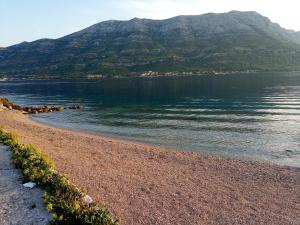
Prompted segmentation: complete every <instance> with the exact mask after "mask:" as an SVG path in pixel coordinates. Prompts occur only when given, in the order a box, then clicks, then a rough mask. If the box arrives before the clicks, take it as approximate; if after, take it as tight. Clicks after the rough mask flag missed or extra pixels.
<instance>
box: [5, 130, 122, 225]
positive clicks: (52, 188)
mask: <svg viewBox="0 0 300 225" xmlns="http://www.w3.org/2000/svg"><path fill="white" fill-rule="evenodd" d="M0 143H3V144H5V145H8V146H9V147H10V148H11V150H12V158H13V160H14V162H15V165H16V166H17V167H18V168H20V169H22V173H23V176H24V179H26V180H30V181H32V182H35V183H37V184H38V185H39V186H40V187H42V188H44V189H45V194H44V200H45V203H46V205H47V209H48V210H49V212H52V213H53V214H52V218H53V221H51V224H66V225H69V224H70V225H71V224H78V225H88V224H93V225H118V224H119V223H118V221H117V220H114V219H113V218H112V215H111V214H110V212H109V211H108V210H107V209H106V208H105V207H104V206H103V205H101V204H99V203H90V204H87V203H85V202H84V201H83V197H84V196H85V195H86V193H84V192H83V191H81V190H79V189H78V188H77V187H76V186H75V185H73V184H71V183H70V182H69V180H68V178H67V177H66V176H64V175H61V174H60V173H59V172H57V171H56V170H55V165H54V162H53V161H51V160H50V159H49V158H48V156H47V155H46V154H45V153H43V152H42V151H41V150H39V149H37V148H35V147H33V146H32V145H23V144H19V143H18V139H17V135H16V134H13V133H9V132H6V131H5V130H4V129H3V128H0Z"/></svg>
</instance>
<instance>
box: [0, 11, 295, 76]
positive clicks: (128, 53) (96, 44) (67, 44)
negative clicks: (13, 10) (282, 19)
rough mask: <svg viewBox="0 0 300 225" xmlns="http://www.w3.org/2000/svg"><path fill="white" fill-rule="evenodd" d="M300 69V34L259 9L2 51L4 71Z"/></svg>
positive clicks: (108, 29)
mask: <svg viewBox="0 0 300 225" xmlns="http://www.w3.org/2000/svg"><path fill="white" fill-rule="evenodd" d="M149 70H152V71H156V72H159V73H166V72H175V71H177V72H183V71H186V72H193V71H194V72H197V71H198V72H199V71H212V70H216V71H233V70H234V71H237V70H238V71H242V70H300V32H294V31H291V30H286V29H284V28H282V27H280V26H279V25H278V24H275V23H272V22H271V21H270V20H269V19H268V18H266V17H264V16H262V15H260V14H258V13H256V12H239V11H232V12H229V13H221V14H214V13H209V14H204V15H199V16H177V17H174V18H170V19H166V20H150V19H138V18H134V19H132V20H129V21H116V20H110V21H105V22H101V23H98V24H95V25H93V26H91V27H88V28H86V29H84V30H81V31H79V32H76V33H73V34H71V35H68V36H65V37H62V38H59V39H41V40H37V41H34V42H30V43H28V42H23V43H21V44H18V45H14V46H11V47H7V48H2V49H0V74H2V75H3V74H4V75H10V76H25V77H26V76H29V75H38V76H63V77H82V76H86V75H87V74H104V75H108V76H116V75H137V74H141V73H143V72H145V71H149Z"/></svg>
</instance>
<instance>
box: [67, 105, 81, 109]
mask: <svg viewBox="0 0 300 225" xmlns="http://www.w3.org/2000/svg"><path fill="white" fill-rule="evenodd" d="M69 109H82V106H80V105H72V106H69Z"/></svg>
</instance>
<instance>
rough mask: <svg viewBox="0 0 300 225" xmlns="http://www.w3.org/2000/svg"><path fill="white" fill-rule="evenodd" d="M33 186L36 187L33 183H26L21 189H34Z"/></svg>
mask: <svg viewBox="0 0 300 225" xmlns="http://www.w3.org/2000/svg"><path fill="white" fill-rule="evenodd" d="M35 186H36V183H33V182H28V183H25V184H23V187H26V188H34V187H35Z"/></svg>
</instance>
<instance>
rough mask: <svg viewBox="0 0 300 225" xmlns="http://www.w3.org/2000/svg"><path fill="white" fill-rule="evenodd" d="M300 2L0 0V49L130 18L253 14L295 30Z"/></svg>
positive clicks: (299, 19)
mask: <svg viewBox="0 0 300 225" xmlns="http://www.w3.org/2000/svg"><path fill="white" fill-rule="evenodd" d="M299 9H300V0H0V47H7V46H10V45H13V44H17V43H20V42H23V41H34V40H37V39H40V38H58V37H62V36H64V35H67V34H70V33H73V32H76V31H79V30H81V29H83V28H86V27H88V26H90V25H93V24H95V23H98V22H101V21H105V20H110V19H117V20H129V19H132V18H134V17H138V18H149V19H166V18H170V17H173V16H177V15H200V14H204V13H209V12H214V13H221V12H229V11H231V10H240V11H256V12H258V13H260V14H262V15H264V16H267V17H269V18H270V19H271V20H272V21H273V22H276V23H279V24H280V25H281V26H282V27H284V28H287V29H293V30H296V31H300V12H299Z"/></svg>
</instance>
